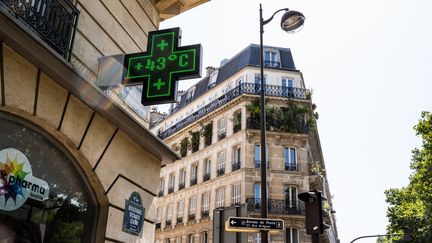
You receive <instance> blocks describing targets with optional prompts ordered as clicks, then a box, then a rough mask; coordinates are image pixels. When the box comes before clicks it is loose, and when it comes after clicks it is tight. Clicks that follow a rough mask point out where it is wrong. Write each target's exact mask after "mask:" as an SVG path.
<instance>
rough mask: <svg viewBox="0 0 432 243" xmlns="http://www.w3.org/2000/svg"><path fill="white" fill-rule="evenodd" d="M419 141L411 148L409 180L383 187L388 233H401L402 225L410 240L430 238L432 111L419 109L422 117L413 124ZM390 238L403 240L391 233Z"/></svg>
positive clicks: (418, 240)
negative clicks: (404, 185) (398, 186)
mask: <svg viewBox="0 0 432 243" xmlns="http://www.w3.org/2000/svg"><path fill="white" fill-rule="evenodd" d="M414 129H415V131H416V135H417V136H421V138H422V141H423V144H422V147H421V148H420V149H414V150H413V151H412V155H413V156H412V162H411V170H412V171H413V172H412V174H411V175H410V183H409V184H408V186H406V187H403V188H399V189H394V188H392V189H389V190H386V191H385V196H386V202H387V203H389V204H390V206H389V207H388V209H387V217H388V220H389V225H388V226H387V231H388V233H390V234H397V233H400V234H401V233H403V230H402V228H403V227H404V226H408V227H409V228H410V229H411V232H412V236H413V240H412V242H416V243H417V242H418V243H424V242H432V113H430V112H423V113H422V119H420V120H419V123H418V124H417V125H416V126H415V127H414ZM393 242H403V241H402V237H394V238H393Z"/></svg>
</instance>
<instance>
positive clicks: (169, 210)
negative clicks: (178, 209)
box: [166, 203, 173, 221]
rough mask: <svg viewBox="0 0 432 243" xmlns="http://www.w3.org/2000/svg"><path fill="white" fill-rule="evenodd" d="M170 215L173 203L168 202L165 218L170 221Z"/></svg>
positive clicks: (171, 214)
mask: <svg viewBox="0 0 432 243" xmlns="http://www.w3.org/2000/svg"><path fill="white" fill-rule="evenodd" d="M172 216H173V204H172V203H170V204H168V205H167V215H166V220H170V221H172Z"/></svg>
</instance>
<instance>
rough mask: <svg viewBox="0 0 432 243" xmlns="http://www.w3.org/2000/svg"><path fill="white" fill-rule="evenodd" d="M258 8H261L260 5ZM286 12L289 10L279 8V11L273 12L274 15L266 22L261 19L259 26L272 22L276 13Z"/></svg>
mask: <svg viewBox="0 0 432 243" xmlns="http://www.w3.org/2000/svg"><path fill="white" fill-rule="evenodd" d="M260 6H261V5H260ZM288 10H289V9H288V8H281V9H279V10H278V11H276V12H274V14H273V15H272V16H271V17H270V18H269V19H267V20H263V19H261V24H262V25H266V24H268V23H269V22H270V21H272V19H273V17H274V16H275V15H276V14H277V13H279V12H280V11H288Z"/></svg>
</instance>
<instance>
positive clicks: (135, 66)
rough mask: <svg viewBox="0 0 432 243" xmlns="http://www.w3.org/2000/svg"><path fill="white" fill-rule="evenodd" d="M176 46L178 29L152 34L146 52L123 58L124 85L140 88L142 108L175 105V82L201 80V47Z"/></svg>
mask: <svg viewBox="0 0 432 243" xmlns="http://www.w3.org/2000/svg"><path fill="white" fill-rule="evenodd" d="M179 45H180V28H172V29H165V30H159V31H151V32H149V38H148V43H147V52H143V53H134V54H127V55H125V59H124V66H125V68H126V74H125V80H124V81H123V85H126V86H128V85H138V84H143V85H144V87H143V90H144V91H143V96H142V100H141V103H143V104H144V105H152V104H161V103H168V102H175V93H176V91H177V80H179V79H187V78H198V77H200V73H201V49H202V48H201V45H191V46H179Z"/></svg>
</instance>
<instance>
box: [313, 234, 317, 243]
mask: <svg viewBox="0 0 432 243" xmlns="http://www.w3.org/2000/svg"><path fill="white" fill-rule="evenodd" d="M312 243H319V235H318V234H313V235H312Z"/></svg>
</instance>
